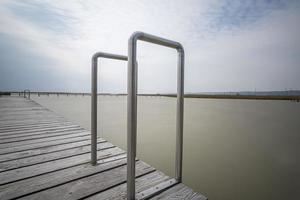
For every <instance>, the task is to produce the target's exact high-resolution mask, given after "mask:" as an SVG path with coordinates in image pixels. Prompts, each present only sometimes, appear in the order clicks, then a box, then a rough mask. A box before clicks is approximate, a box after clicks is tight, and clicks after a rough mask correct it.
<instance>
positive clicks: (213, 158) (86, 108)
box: [33, 96, 300, 200]
mask: <svg viewBox="0 0 300 200" xmlns="http://www.w3.org/2000/svg"><path fill="white" fill-rule="evenodd" d="M33 99H34V100H36V101H37V102H38V103H40V104H42V105H44V106H46V107H48V108H50V109H51V110H53V111H55V112H57V113H59V114H61V115H63V116H65V117H66V118H67V119H69V120H71V121H73V122H76V123H78V124H80V125H82V126H83V127H85V128H87V129H90V97H87V96H85V97H82V96H59V97H57V96H50V97H47V96H41V97H37V96H34V97H33ZM98 105H99V106H98V127H99V130H98V135H99V136H100V137H103V138H105V139H107V140H108V141H110V142H112V143H113V144H115V145H118V146H120V147H122V148H123V149H126V109H127V108H126V105H127V104H126V97H124V96H123V97H122V96H119V97H116V96H101V97H99V99H98ZM175 109H176V99H175V98H167V97H139V98H138V150H137V151H138V157H139V158H141V159H142V160H143V161H145V162H147V163H149V164H151V165H152V166H154V167H156V168H158V169H159V170H161V171H163V172H165V173H166V174H168V175H171V176H174V163H175V153H174V152H175V113H176V110H175ZM184 117H185V118H184V157H183V158H184V162H183V170H184V172H183V182H184V183H185V184H187V185H188V186H190V187H192V188H193V189H194V190H196V191H198V192H200V193H202V194H204V195H205V196H207V197H208V198H209V199H214V200H219V199H220V200H221V199H222V200H234V199H243V200H248V199H249V200H253V199H256V200H260V199H261V200H266V199H272V200H273V199H275V200H276V199H280V200H282V199H296V198H298V197H299V196H300V121H299V119H300V103H295V102H289V101H266V100H265V101H259V100H216V99H185V113H184Z"/></svg>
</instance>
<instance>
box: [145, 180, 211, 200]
mask: <svg viewBox="0 0 300 200" xmlns="http://www.w3.org/2000/svg"><path fill="white" fill-rule="evenodd" d="M150 199H152V200H162V199H172V200H207V198H206V197H205V196H203V195H200V194H199V193H196V192H194V191H193V190H192V189H190V188H188V187H187V186H185V185H184V184H182V183H180V184H177V185H175V186H174V187H172V188H169V189H168V190H166V191H164V192H162V193H160V194H158V195H156V196H155V197H152V198H150Z"/></svg>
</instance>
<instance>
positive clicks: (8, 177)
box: [0, 147, 124, 185]
mask: <svg viewBox="0 0 300 200" xmlns="http://www.w3.org/2000/svg"><path fill="white" fill-rule="evenodd" d="M119 154H124V151H123V150H121V149H120V148H118V147H113V148H110V149H105V150H102V151H98V159H99V160H101V159H104V158H108V157H112V156H115V155H119ZM90 160H91V159H90V154H83V155H78V156H72V157H69V158H65V159H61V160H55V161H51V162H47V163H41V164H36V165H32V166H28V167H22V168H19V169H14V170H10V171H6V172H2V173H0V174H1V179H0V185H4V184H8V183H11V182H15V181H19V180H22V179H26V178H30V177H34V176H38V175H42V174H45V173H49V172H53V171H57V170H61V169H65V168H69V167H72V166H75V165H80V164H84V163H89V162H90Z"/></svg>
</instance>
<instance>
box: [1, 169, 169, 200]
mask: <svg viewBox="0 0 300 200" xmlns="http://www.w3.org/2000/svg"><path fill="white" fill-rule="evenodd" d="M169 179H170V177H168V176H166V175H165V174H164V173H162V172H159V171H154V172H152V173H150V174H146V175H144V176H142V177H139V178H137V179H136V192H137V193H141V192H143V191H144V190H147V189H149V188H151V187H153V186H155V185H157V184H159V183H161V182H163V181H167V180H169ZM126 185H127V184H126V183H124V184H122V185H119V186H116V187H113V188H111V189H109V190H105V191H103V192H100V193H97V194H95V195H93V196H90V197H88V198H86V200H98V199H101V200H111V199H114V200H118V199H120V200H121V199H122V200H123V199H126V198H127V196H126V195H127V188H126ZM0 190H1V188H0Z"/></svg>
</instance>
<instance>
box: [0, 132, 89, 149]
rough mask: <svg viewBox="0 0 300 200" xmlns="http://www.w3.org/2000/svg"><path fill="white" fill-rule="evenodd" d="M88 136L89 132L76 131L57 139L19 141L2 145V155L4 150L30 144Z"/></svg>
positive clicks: (56, 137) (0, 147)
mask: <svg viewBox="0 0 300 200" xmlns="http://www.w3.org/2000/svg"><path fill="white" fill-rule="evenodd" d="M86 135H90V133H89V132H87V131H83V130H75V131H72V132H71V133H69V134H67V135H61V136H55V137H51V138H50V137H48V138H41V139H35V140H26V141H19V142H18V141H17V142H12V143H5V144H0V153H1V152H2V150H1V149H4V148H10V147H16V146H23V145H28V144H35V143H40V142H50V141H55V140H63V139H67V138H73V137H80V136H86Z"/></svg>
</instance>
